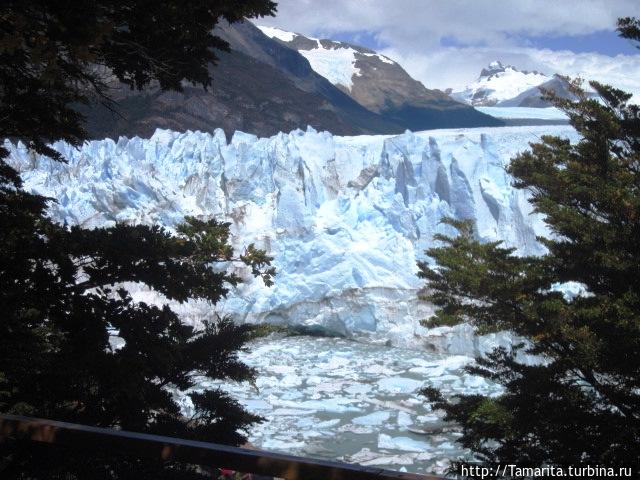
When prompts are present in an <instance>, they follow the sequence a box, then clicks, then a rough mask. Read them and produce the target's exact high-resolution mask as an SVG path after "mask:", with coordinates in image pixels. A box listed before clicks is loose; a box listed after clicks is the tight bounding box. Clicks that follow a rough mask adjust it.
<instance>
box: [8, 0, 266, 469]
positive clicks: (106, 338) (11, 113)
mask: <svg viewBox="0 0 640 480" xmlns="http://www.w3.org/2000/svg"><path fill="white" fill-rule="evenodd" d="M274 9H275V4H274V3H273V2H271V1H268V0H248V1H234V0H219V1H212V2H201V1H180V2H172V1H166V2H148V1H125V2H112V1H106V2H95V1H88V0H87V1H82V2H73V3H71V2H45V1H30V2H17V1H8V2H5V3H4V4H3V6H2V7H1V9H0V12H1V13H0V16H1V19H2V22H1V26H0V60H1V61H0V135H1V136H2V137H3V138H5V137H10V138H20V139H23V140H24V141H25V143H26V144H27V145H28V146H29V148H31V149H32V150H33V151H34V152H37V153H41V154H46V155H49V156H51V157H52V158H54V159H56V160H60V161H64V159H63V158H62V157H61V155H60V154H59V153H58V152H57V151H55V150H54V149H53V148H51V147H50V146H48V145H47V142H50V141H52V140H57V139H64V140H66V141H68V142H70V143H72V144H78V143H80V142H81V141H82V140H83V139H84V137H85V132H84V129H83V118H82V116H81V115H80V114H79V113H78V112H77V110H76V107H77V105H78V104H82V103H87V102H89V101H90V99H91V98H93V97H95V96H98V97H99V98H101V99H102V101H103V102H105V103H107V104H110V105H111V106H112V107H115V106H114V105H112V104H111V102H110V100H109V97H108V91H107V90H106V87H105V85H106V83H104V79H105V76H107V75H112V76H115V77H116V78H118V79H119V80H121V81H123V82H125V83H126V84H128V85H130V86H131V87H132V88H143V87H144V86H145V85H147V84H149V83H150V82H152V81H154V82H158V84H159V86H160V87H161V88H163V89H175V90H180V89H181V85H182V82H184V81H189V82H192V83H195V84H200V85H203V86H204V87H207V86H209V85H210V84H211V78H210V77H209V73H208V68H207V67H208V64H209V63H214V62H215V60H216V57H215V53H214V49H222V50H226V49H228V45H227V44H226V43H225V42H224V41H222V40H221V39H220V38H219V37H217V36H215V35H214V34H213V33H212V29H213V28H214V27H215V26H216V24H217V23H218V22H219V21H220V20H223V19H224V20H226V21H229V22H236V21H240V20H242V19H243V18H244V17H245V16H258V15H268V14H272V13H273V12H274ZM6 154H7V151H6V149H2V151H0V285H2V288H1V289H0V312H2V315H1V318H0V410H1V411H3V412H8V413H18V414H27V415H33V416H38V417H45V418H53V419H58V420H66V421H72V422H78V423H85V424H90V425H97V426H104V427H114V428H123V429H129V430H134V431H141V432H150V433H159V434H165V435H173V436H178V437H183V438H191V439H198V440H205V441H215V442H221V443H228V444H234V445H237V444H240V443H242V442H244V441H245V439H246V437H245V435H244V434H243V432H246V429H247V427H248V426H250V425H251V424H253V423H255V422H256V421H259V420H260V419H259V418H258V417H256V416H255V415H252V414H250V413H248V412H246V411H245V410H244V408H243V407H242V406H241V405H239V404H238V403H237V402H236V401H234V400H233V399H232V398H230V397H229V396H228V395H227V394H225V393H224V392H223V391H221V390H219V389H203V390H199V391H198V392H194V391H191V389H192V388H193V387H194V386H195V385H196V376H197V375H201V376H204V377H207V378H208V379H210V380H221V379H225V380H235V381H243V380H248V379H251V378H252V377H253V375H254V373H255V372H254V371H253V370H252V369H250V368H248V367H247V366H246V365H244V364H243V363H242V362H241V361H240V360H239V359H238V352H239V351H240V350H242V349H243V348H244V347H243V345H244V344H245V343H246V341H247V340H248V339H250V338H251V336H252V335H253V333H252V330H251V329H250V328H249V327H247V326H238V325H235V324H234V323H233V322H232V321H231V320H230V319H228V318H217V319H212V320H211V321H210V322H207V323H205V325H204V326H203V328H201V329H196V328H193V327H191V326H188V325H185V324H183V323H182V322H181V321H180V318H179V317H178V316H177V315H176V313H175V312H174V311H172V310H171V308H170V307H169V306H167V305H165V306H163V307H157V306H153V305H148V304H146V303H144V302H136V301H134V300H133V299H132V297H131V295H130V294H129V293H128V292H127V290H126V289H125V288H123V284H124V283H126V282H136V283H138V284H142V285H145V286H146V287H148V288H150V289H152V290H154V291H155V292H157V293H158V294H159V295H161V296H163V297H164V298H166V300H167V301H169V300H172V301H178V302H185V301H187V300H189V299H201V300H204V301H208V302H210V304H211V305H212V312H213V306H214V305H215V303H216V302H217V301H218V300H219V299H220V298H222V297H223V296H225V295H226V294H227V293H228V290H229V287H230V286H233V285H236V284H237V283H238V282H239V281H240V279H239V278H238V277H237V276H236V275H234V274H231V273H228V272H227V271H226V270H224V268H223V267H224V265H226V264H228V263H229V262H235V261H239V262H243V263H245V264H246V265H248V266H250V268H251V270H252V272H253V274H254V275H255V276H259V277H261V278H262V279H263V281H264V282H265V284H267V285H270V284H271V283H272V278H273V275H274V274H275V271H274V269H273V268H272V267H271V266H270V262H271V258H270V257H268V256H267V255H266V254H265V252H264V251H262V250H258V249H256V248H255V247H253V246H252V245H249V246H248V247H247V248H246V250H245V251H244V252H243V253H242V254H240V255H236V254H234V252H233V250H232V248H231V247H230V245H229V224H226V223H221V222H218V221H216V220H201V219H195V218H186V219H185V222H184V223H183V224H182V225H180V226H179V227H177V229H176V231H175V232H170V231H168V230H166V229H163V228H161V227H158V226H143V225H137V226H132V225H116V226H114V227H110V228H99V229H94V230H86V229H82V228H80V227H77V226H74V227H67V226H64V225H59V224H56V223H54V222H52V221H51V220H50V219H49V218H48V217H47V215H46V210H47V206H48V204H49V202H51V201H52V200H51V199H47V198H43V197H41V196H38V195H34V194H30V193H28V192H25V191H24V190H23V189H22V185H21V181H20V177H19V175H18V173H17V172H16V171H15V170H14V169H12V168H11V167H10V166H9V165H8V164H7V163H6V161H5V160H4V158H2V157H5V156H6ZM115 340H117V341H119V344H118V343H115V342H114V341H115ZM176 394H180V395H182V396H188V397H189V398H190V400H191V402H192V403H193V408H192V410H193V414H192V416H190V417H189V418H187V417H185V416H184V412H182V411H181V409H180V406H179V404H178V402H177V399H176V397H175V395H176ZM2 448H3V450H2V452H1V454H0V459H1V460H0V471H2V476H3V478H13V477H15V478H147V477H152V476H153V477H157V478H165V477H168V478H194V477H198V476H199V475H200V473H202V472H201V471H199V470H198V469H196V468H195V467H191V466H188V465H187V466H185V465H182V466H181V465H174V464H168V465H157V464H153V463H150V462H144V461H141V460H138V459H135V458H128V457H125V456H123V457H117V458H116V457H109V456H104V457H102V458H93V459H92V461H91V462H87V459H86V458H82V457H81V456H75V455H73V454H71V453H69V452H65V454H64V455H60V454H59V452H55V451H53V450H42V451H40V450H37V451H36V450H34V449H33V448H29V449H27V450H24V449H23V448H22V447H21V446H20V445H14V446H11V447H8V446H3V447H2ZM69 475H71V476H70V477H69Z"/></svg>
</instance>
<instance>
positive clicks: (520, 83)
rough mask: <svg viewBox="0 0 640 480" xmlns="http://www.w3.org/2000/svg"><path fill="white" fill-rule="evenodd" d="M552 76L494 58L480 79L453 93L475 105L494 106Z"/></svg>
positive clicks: (457, 97)
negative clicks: (519, 68) (520, 68)
mask: <svg viewBox="0 0 640 480" xmlns="http://www.w3.org/2000/svg"><path fill="white" fill-rule="evenodd" d="M550 78H551V77H549V76H547V75H545V74H543V73H540V72H538V71H535V70H534V71H527V70H518V68H516V67H515V66H513V65H505V64H503V63H502V62H501V61H500V60H494V61H493V62H491V63H489V65H488V66H486V67H485V68H483V69H482V70H481V71H480V76H479V77H478V79H477V80H476V81H475V82H474V83H472V84H470V85H467V87H466V88H465V89H464V90H462V91H459V92H454V93H452V94H451V96H452V97H453V98H455V99H456V100H459V101H462V102H464V103H467V104H469V105H474V106H493V105H496V104H499V103H500V102H503V101H505V100H509V99H512V98H514V97H517V96H518V95H520V94H521V93H522V92H524V91H527V90H529V89H531V88H533V87H537V86H538V85H541V84H543V83H545V82H547V81H549V80H550Z"/></svg>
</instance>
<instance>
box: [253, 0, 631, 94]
mask: <svg viewBox="0 0 640 480" xmlns="http://www.w3.org/2000/svg"><path fill="white" fill-rule="evenodd" d="M627 16H640V1H639V0H582V1H574V0H321V1H319V0H279V1H278V13H277V15H276V17H274V18H264V19H260V20H259V21H257V22H256V23H258V24H260V25H268V26H272V27H279V28H282V29H283V30H289V31H293V32H296V33H301V34H303V35H309V36H313V37H319V38H331V39H334V40H341V41H348V42H352V43H356V44H360V45H363V46H366V47H369V48H372V49H374V50H377V51H379V52H381V53H383V54H384V55H387V56H388V57H390V58H392V59H394V60H396V61H397V62H398V63H400V64H401V65H402V66H403V67H404V68H405V69H406V70H407V71H408V72H409V73H410V74H411V75H412V76H413V77H414V78H416V79H418V80H420V81H422V83H423V84H424V85H425V86H426V87H428V88H439V89H446V88H453V89H454V90H461V89H463V88H464V87H465V85H467V84H469V83H472V82H473V81H474V80H476V79H477V77H478V75H479V73H480V70H482V68H483V67H484V66H486V65H488V64H489V63H490V62H492V61H494V60H500V61H501V62H502V63H503V64H511V65H514V66H515V67H517V68H518V69H521V70H538V71H540V72H543V73H546V74H553V73H561V74H564V75H570V76H572V77H576V76H579V77H581V78H584V79H587V80H599V81H602V82H604V83H609V84H612V85H614V86H616V87H618V88H622V89H623V90H627V91H630V92H632V93H635V94H636V96H638V95H640V50H639V49H637V48H636V47H635V45H634V44H632V43H631V42H630V41H629V40H626V39H622V38H619V37H618V35H617V34H616V32H615V26H616V20H617V18H619V17H627ZM636 98H637V97H636Z"/></svg>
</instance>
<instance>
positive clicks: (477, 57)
mask: <svg viewBox="0 0 640 480" xmlns="http://www.w3.org/2000/svg"><path fill="white" fill-rule="evenodd" d="M382 53H383V54H385V55H387V56H388V57H390V58H392V59H394V60H396V61H397V62H398V63H400V64H401V65H402V66H403V67H404V68H405V69H406V70H407V71H408V72H409V74H411V75H412V76H413V77H414V78H416V79H418V80H420V81H421V82H422V83H424V84H425V85H426V86H427V87H430V88H440V89H445V88H448V87H450V88H453V89H454V90H461V89H462V88H464V86H465V85H467V84H469V83H471V82H472V81H473V80H475V79H476V78H477V76H478V75H479V73H480V70H481V69H482V68H483V67H484V66H486V65H487V64H488V63H489V62H491V61H493V60H496V59H497V60H500V61H502V63H505V64H512V65H516V66H517V67H518V68H519V69H521V70H538V71H540V72H543V73H546V74H548V75H551V74H554V73H561V74H564V75H569V76H571V77H581V78H583V79H585V80H597V81H600V82H602V83H608V84H611V85H613V86H615V87H617V88H621V89H622V90H626V91H629V92H631V93H634V94H635V95H636V99H640V55H617V56H615V57H610V56H607V55H602V54H598V53H573V52H570V51H552V50H548V49H544V50H538V49H533V48H517V47H514V48H488V47H487V48H451V47H450V48H443V49H439V50H438V51H434V52H432V53H424V54H415V53H414V54H404V53H402V52H400V51H398V50H396V49H386V50H384V51H383V52H382Z"/></svg>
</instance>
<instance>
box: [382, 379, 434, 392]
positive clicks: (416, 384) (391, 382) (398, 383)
mask: <svg viewBox="0 0 640 480" xmlns="http://www.w3.org/2000/svg"><path fill="white" fill-rule="evenodd" d="M423 385H424V382H423V381H420V380H414V379H413V378H406V377H390V378H383V379H381V380H378V388H379V389H380V390H384V391H387V392H393V393H411V392H415V391H416V390H417V389H418V388H420V387H422V386H423Z"/></svg>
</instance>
